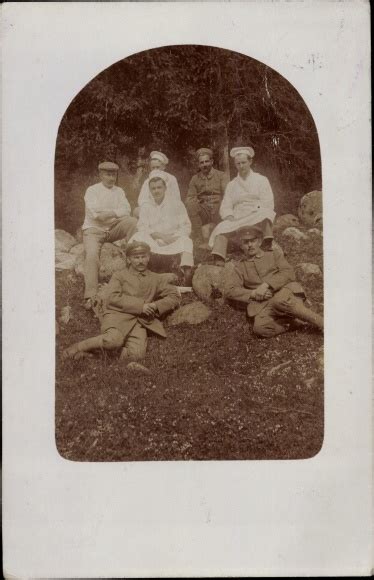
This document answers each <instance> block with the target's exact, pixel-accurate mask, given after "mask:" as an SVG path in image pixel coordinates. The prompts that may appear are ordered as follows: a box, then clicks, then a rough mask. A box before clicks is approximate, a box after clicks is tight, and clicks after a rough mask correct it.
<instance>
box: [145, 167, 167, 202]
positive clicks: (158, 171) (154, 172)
mask: <svg viewBox="0 0 374 580" xmlns="http://www.w3.org/2000/svg"><path fill="white" fill-rule="evenodd" d="M154 177H157V178H158V179H162V181H163V182H164V183H165V185H166V192H165V197H164V201H165V200H166V201H170V199H171V197H170V192H169V184H168V181H169V180H168V175H167V173H165V171H162V170H161V169H152V171H151V173H150V174H149V176H148V192H149V193H148V197H149V201H150V202H152V203H155V201H154V198H153V195H152V193H151V188H150V187H149V182H150V181H151V179H153V178H154ZM164 201H163V202H162V203H164Z"/></svg>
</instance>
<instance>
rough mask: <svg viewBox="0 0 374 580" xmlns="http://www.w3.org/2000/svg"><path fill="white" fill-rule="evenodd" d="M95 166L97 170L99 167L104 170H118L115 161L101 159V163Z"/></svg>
mask: <svg viewBox="0 0 374 580" xmlns="http://www.w3.org/2000/svg"><path fill="white" fill-rule="evenodd" d="M97 168H98V170H99V171H100V170H101V169H104V170H106V171H118V170H119V167H118V165H117V163H113V162H112V161H103V162H102V163H99V165H98V167H97Z"/></svg>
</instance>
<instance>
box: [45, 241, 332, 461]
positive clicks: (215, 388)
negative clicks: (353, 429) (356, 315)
mask: <svg viewBox="0 0 374 580" xmlns="http://www.w3.org/2000/svg"><path fill="white" fill-rule="evenodd" d="M278 241H279V242H280V243H281V245H282V247H283V249H284V251H285V252H286V254H287V258H288V260H289V261H290V262H291V264H293V265H294V266H296V265H297V264H298V263H300V262H313V263H316V264H318V265H319V266H320V267H321V268H322V266H323V264H322V239H321V238H320V237H318V236H312V235H311V237H310V240H308V241H305V242H300V243H296V242H290V241H286V240H285V239H284V238H280V239H279V240H278ZM199 258H200V259H201V258H202V255H201V254H200V256H198V255H197V259H199ZM301 281H302V283H303V285H304V287H305V289H306V292H307V294H308V298H309V300H310V301H311V305H312V307H313V308H314V309H315V310H316V311H318V312H320V313H321V312H322V310H323V287H322V280H321V278H317V277H309V278H308V279H306V280H301ZM82 296H83V279H82V278H81V277H77V276H76V275H75V274H74V273H71V272H67V271H64V272H57V273H56V316H57V317H58V316H59V314H60V311H61V308H63V307H64V306H67V305H69V306H70V307H71V319H70V321H69V322H68V323H67V324H60V325H59V329H60V331H59V334H58V336H57V341H56V351H57V352H56V443H57V448H58V450H59V452H60V454H61V455H62V456H63V457H65V458H66V459H70V460H75V461H146V460H191V459H193V460H212V459H217V460H218V459H226V460H227V459H232V460H233V459H242V460H243V459H301V458H308V457H312V456H314V455H315V454H316V453H318V451H319V450H320V448H321V445H322V441H323V423H324V409H323V371H322V365H321V360H322V359H321V357H322V349H323V336H322V335H321V334H320V333H319V332H318V331H315V330H313V329H312V328H309V327H305V328H302V329H300V330H296V331H293V332H289V333H286V334H284V335H280V336H278V337H275V338H272V339H266V340H261V339H258V338H256V337H255V336H254V335H253V333H252V331H251V329H250V326H249V324H248V322H247V320H246V317H245V312H243V311H239V310H235V309H233V308H232V307H230V306H229V305H227V304H222V303H221V301H218V300H217V301H216V302H215V303H214V304H213V306H212V313H211V316H210V318H209V319H208V320H207V321H206V322H204V323H202V324H200V325H198V326H189V325H182V326H178V327H168V326H167V321H166V324H165V326H166V328H167V332H168V338H167V339H166V340H163V339H160V338H158V337H156V336H151V337H150V339H149V342H148V352H147V356H146V359H145V364H146V366H147V367H148V368H149V369H150V371H151V372H152V374H151V375H150V376H139V375H137V374H135V373H134V372H130V371H128V369H127V368H126V366H124V365H123V364H121V363H120V362H119V360H118V353H106V352H104V353H102V354H98V355H96V356H95V357H93V358H90V359H81V360H78V361H71V360H69V361H66V362H64V363H63V362H62V361H61V358H60V354H61V351H62V350H63V349H64V348H65V347H66V346H68V345H70V344H71V343H72V342H75V341H77V340H81V339H82V338H87V337H89V336H93V335H95V334H98V333H99V324H98V321H97V319H95V318H94V317H93V316H92V315H91V314H88V313H87V312H86V311H85V310H84V309H83V307H82ZM191 300H197V298H196V297H195V296H191V295H184V297H183V303H185V302H189V301H191Z"/></svg>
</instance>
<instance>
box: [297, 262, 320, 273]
mask: <svg viewBox="0 0 374 580" xmlns="http://www.w3.org/2000/svg"><path fill="white" fill-rule="evenodd" d="M296 268H297V270H301V272H302V274H304V275H305V276H322V272H321V269H320V267H319V266H318V265H317V264H311V263H310V262H303V263H301V264H297V266H296Z"/></svg>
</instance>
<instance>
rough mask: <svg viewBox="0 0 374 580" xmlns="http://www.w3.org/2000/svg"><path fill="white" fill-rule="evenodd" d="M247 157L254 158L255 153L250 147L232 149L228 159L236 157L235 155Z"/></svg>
mask: <svg viewBox="0 0 374 580" xmlns="http://www.w3.org/2000/svg"><path fill="white" fill-rule="evenodd" d="M242 154H244V155H248V157H254V156H255V152H254V149H252V147H233V148H232V149H231V151H230V157H236V156H237V155H242Z"/></svg>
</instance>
